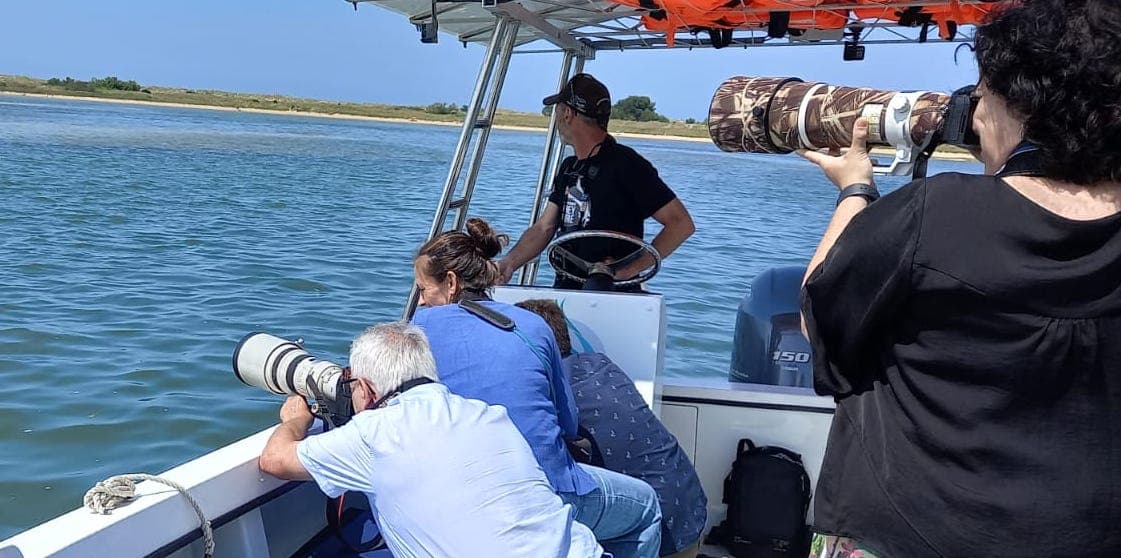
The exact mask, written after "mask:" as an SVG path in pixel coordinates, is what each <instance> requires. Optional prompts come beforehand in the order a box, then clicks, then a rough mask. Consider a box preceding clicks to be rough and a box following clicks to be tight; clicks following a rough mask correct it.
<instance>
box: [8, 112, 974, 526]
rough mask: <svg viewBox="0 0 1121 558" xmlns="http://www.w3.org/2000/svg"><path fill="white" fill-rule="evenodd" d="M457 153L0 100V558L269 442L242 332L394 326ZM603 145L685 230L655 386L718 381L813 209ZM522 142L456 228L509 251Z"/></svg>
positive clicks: (421, 131)
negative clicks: (31, 538) (121, 476)
mask: <svg viewBox="0 0 1121 558" xmlns="http://www.w3.org/2000/svg"><path fill="white" fill-rule="evenodd" d="M458 134H459V130H458V128H449V127H439V126H428V125H416V124H386V123H374V122H359V121H346V120H332V119H320V118H308V117H300V116H284V115H259V114H247V113H232V112H217V111H208V110H195V109H174V108H154V107H140V106H127V105H113V104H104V103H90V102H84V101H57V100H43V99H29V98H24V97H17V96H6V95H0V209H2V211H0V256H2V258H0V379H2V381H0V409H2V411H0V538H4V537H7V536H9V535H11V534H13V533H15V532H16V531H18V530H21V529H24V528H27V527H29V526H32V525H35V524H37V523H39V522H41V521H43V520H45V519H48V518H50V517H52V516H54V515H57V514H59V513H62V512H64V511H67V510H69V509H72V508H75V507H77V506H79V505H80V504H81V495H82V494H83V493H84V491H85V490H86V489H88V488H89V487H90V486H92V485H93V484H94V483H95V482H96V481H98V480H101V479H102V478H104V477H107V476H110V475H113V474H118V473H125V472H141V471H144V472H152V473H156V472H159V471H162V470H165V469H167V468H169V467H171V466H174V465H176V464H178V463H181V462H183V461H186V460H188V459H191V458H194V457H196V456H199V455H201V454H203V453H206V452H208V451H210V450H212V449H214V448H217V447H219V446H221V445H224V444H227V443H229V442H231V441H234V440H236V439H238V438H241V437H243V436H245V435H248V434H250V433H252V432H256V431H258V430H260V429H262V428H264V427H266V426H268V425H270V424H272V423H273V422H274V421H275V419H276V415H275V412H276V408H277V406H278V403H279V400H278V399H277V398H275V397H272V396H269V395H268V394H265V393H264V392H261V391H258V390H256V389H254V388H250V387H247V386H244V385H242V384H241V383H239V382H238V381H237V380H236V379H235V378H234V377H233V375H232V374H231V372H230V355H231V352H232V350H233V348H234V345H235V344H236V342H237V341H238V340H239V339H240V338H241V337H242V336H243V335H244V334H245V333H247V332H249V331H254V330H263V331H269V332H273V333H276V334H279V335H285V336H293V337H296V336H299V337H303V338H305V339H306V340H307V345H308V347H309V348H310V349H312V350H313V351H314V352H316V353H318V354H320V355H322V356H323V357H326V358H330V359H332V360H336V361H338V362H342V361H345V354H346V351H347V347H348V343H349V340H350V339H351V338H352V337H353V336H354V335H356V334H357V333H358V332H359V331H361V329H362V328H363V327H364V326H366V325H368V324H371V323H374V322H379V321H385V320H391V319H396V318H398V317H399V315H400V312H401V308H402V304H403V301H404V299H405V297H406V295H407V294H408V291H409V286H410V284H411V280H412V278H411V273H412V267H411V263H410V258H411V255H412V252H413V251H414V250H415V249H416V247H417V246H418V245H419V244H420V242H421V241H422V240H423V239H424V236H425V235H426V234H427V231H428V227H429V224H430V219H431V213H432V211H433V209H434V207H435V205H436V203H437V200H438V197H439V195H440V188H441V186H442V183H443V179H444V176H445V173H446V168H447V162H448V161H449V159H450V157H451V154H452V150H453V149H454V148H455V143H456V139H457V137H458ZM624 141H625V142H626V143H627V144H629V145H631V146H633V147H635V148H636V149H638V150H639V151H640V152H641V153H643V154H644V155H646V156H647V158H649V159H650V160H651V161H652V162H653V163H654V164H655V165H656V166H657V167H658V168H659V170H660V171H661V174H662V176H663V177H664V178H665V180H666V182H667V183H669V184H670V185H671V186H672V187H673V188H674V189H675V190H676V191H677V193H678V195H679V196H680V197H681V198H682V199H683V200H684V201H685V203H686V205H687V206H688V207H689V209H690V210H691V211H692V213H693V215H694V218H695V220H696V223H697V229H698V232H697V234H696V235H695V236H694V237H693V238H692V239H690V240H689V241H688V242H687V243H686V244H685V245H684V246H683V247H682V248H681V249H680V250H679V251H678V252H677V253H675V254H674V255H673V256H672V257H671V258H670V259H669V260H668V261H667V264H666V267H665V268H664V270H663V271H662V273H661V274H660V275H659V277H657V278H656V279H655V280H654V281H652V283H651V288H652V289H653V290H656V291H658V292H662V293H664V294H665V295H666V297H667V300H668V304H669V312H670V320H671V321H670V339H669V349H668V358H667V361H666V366H667V368H668V370H669V373H670V374H672V375H675V376H690V375H701V376H721V375H723V374H725V371H726V368H727V366H728V361H729V355H730V351H731V346H730V339H731V336H732V328H733V325H734V322H735V309H736V305H737V304H738V302H739V300H740V298H741V297H742V296H743V295H744V294H745V293H746V292H747V284H748V282H749V280H750V279H751V277H753V276H754V275H755V274H756V273H758V272H759V271H760V270H762V269H765V268H767V267H771V266H776V265H789V264H799V263H803V264H804V262H805V261H806V260H807V259H808V257H809V255H810V253H811V252H812V250H813V247H814V245H815V243H816V241H817V239H818V237H819V235H820V233H821V231H822V229H823V228H824V226H825V222H826V219H827V218H828V215H829V211H830V209H831V206H832V203H833V200H834V198H835V195H836V191H835V190H834V189H833V188H832V187H831V186H829V185H828V184H827V183H826V182H825V180H824V179H823V178H822V177H821V175H820V174H819V173H818V172H817V171H816V170H815V169H814V168H812V167H810V166H809V165H808V164H807V163H804V162H802V161H801V160H800V159H798V158H796V157H794V156H754V155H738V154H726V153H721V152H720V151H718V150H717V149H716V148H715V147H713V146H712V145H710V144H707V143H690V142H677V141H639V140H624ZM543 142H544V135H543V134H540V133H523V132H504V131H496V132H495V133H493V134H492V135H491V139H490V144H489V150H488V157H487V160H486V165H485V166H484V169H483V170H482V172H481V175H480V178H479V184H478V187H477V190H476V193H475V198H474V200H475V201H474V204H473V206H472V214H473V215H478V216H483V217H485V218H487V219H489V220H490V221H491V222H492V223H493V224H494V225H495V226H496V227H497V228H498V229H499V230H503V231H507V232H510V233H513V234H514V235H515V236H516V235H517V234H519V233H520V232H521V230H522V229H523V228H524V227H525V225H526V224H527V223H526V220H527V219H528V207H529V206H530V204H531V203H532V196H533V185H534V181H535V179H536V174H537V171H538V168H539V150H540V149H541V146H542V144H543ZM932 167H934V168H933V169H932V170H933V171H938V170H946V169H956V170H961V169H970V168H973V169H975V167H970V166H966V165H949V164H937V163H936V164H934V165H932ZM895 183H896V184H898V181H895ZM541 280H543V281H546V280H547V281H551V275H550V274H549V273H548V272H547V271H546V272H545V273H544V274H543V277H542V279H541Z"/></svg>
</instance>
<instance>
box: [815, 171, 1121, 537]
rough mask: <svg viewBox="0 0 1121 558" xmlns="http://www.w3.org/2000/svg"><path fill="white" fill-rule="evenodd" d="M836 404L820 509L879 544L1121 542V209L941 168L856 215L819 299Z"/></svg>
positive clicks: (818, 326)
mask: <svg viewBox="0 0 1121 558" xmlns="http://www.w3.org/2000/svg"><path fill="white" fill-rule="evenodd" d="M802 311H803V314H804V315H805V319H806V329H807V330H808V332H809V339H810V343H811V344H812V346H813V351H814V355H813V358H814V387H815V388H816V390H817V391H818V393H821V394H828V395H832V396H833V397H834V398H836V401H837V410H836V414H835V415H834V418H833V426H832V429H831V430H830V433H829V442H828V445H827V447H826V450H825V459H824V461H823V463H822V465H821V475H820V477H819V479H818V483H817V489H816V492H815V494H814V496H815V508H814V516H815V518H814V521H815V528H816V529H818V530H819V531H822V532H825V533H830V534H836V535H844V536H849V537H852V538H855V539H856V540H857V541H859V542H860V543H861V544H862V545H864V546H867V547H868V548H869V550H871V551H873V552H875V553H876V554H877V555H880V556H888V557H900V556H907V557H917V558H925V557H931V558H936V557H954V556H1049V557H1056V556H1079V557H1090V556H1093V557H1106V556H1118V555H1119V552H1121V528H1119V527H1118V525H1119V524H1118V520H1119V519H1121V481H1118V479H1121V215H1113V216H1109V217H1105V218H1102V219H1097V220H1092V221H1073V220H1069V219H1065V218H1063V217H1061V216H1059V215H1056V214H1054V213H1051V212H1049V211H1047V210H1046V209H1044V208H1042V207H1040V206H1039V205H1036V204H1035V203H1034V202H1032V201H1030V200H1029V199H1028V198H1026V197H1024V196H1023V195H1021V194H1020V193H1019V192H1017V191H1016V190H1014V189H1013V188H1012V187H1011V186H1009V185H1008V184H1007V183H1005V182H1003V181H1002V180H1001V179H999V178H996V177H992V176H973V175H964V174H952V173H950V174H942V175H938V176H935V177H932V178H930V179H925V180H919V181H916V182H913V183H911V184H910V185H908V186H905V187H903V188H901V189H899V190H897V191H895V192H892V193H891V194H889V195H886V196H884V197H883V198H882V199H880V200H879V201H877V202H875V203H873V204H872V205H870V206H868V208H867V209H865V210H864V211H863V212H861V213H860V214H859V215H857V216H856V217H855V218H853V220H852V222H851V223H850V224H849V226H848V227H847V228H846V229H845V231H844V232H843V233H842V234H841V236H840V238H838V239H837V243H836V244H835V245H834V246H833V248H832V250H830V251H829V254H828V255H827V256H826V258H825V260H824V261H823V262H822V264H821V266H820V267H818V268H817V269H815V270H814V271H813V273H812V274H811V275H810V279H809V281H808V282H807V283H806V287H805V290H804V291H803V302H802Z"/></svg>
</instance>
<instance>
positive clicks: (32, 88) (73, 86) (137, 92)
mask: <svg viewBox="0 0 1121 558" xmlns="http://www.w3.org/2000/svg"><path fill="white" fill-rule="evenodd" d="M110 84H126V85H123V86H120V87H115V86H113V85H110ZM131 85H136V86H137V87H136V89H131ZM0 91H9V92H13V93H34V94H39V95H64V96H72V97H96V98H103V99H128V100H133V101H148V102H154V103H180V104H185V105H204V106H215V107H227V108H238V109H258V110H268V111H277V112H285V113H292V112H296V113H316V114H337V115H346V116H368V117H373V118H396V119H402V120H416V121H427V122H463V116H464V111H463V110H462V109H463V107H462V106H456V105H455V104H453V103H433V104H431V105H428V106H427V107H423V106H398V105H381V104H373V103H348V102H332V101H319V100H315V99H300V98H297V97H285V96H283V95H269V94H256V93H229V92H226V91H210V90H195V89H181V88H174V87H155V86H140V85H139V84H136V82H134V81H131V80H130V81H124V80H120V79H117V78H100V79H91V80H90V81H79V80H74V79H71V78H66V79H58V78H52V79H51V80H41V79H34V78H28V77H22V76H4V75H0ZM494 121H495V122H494V123H495V124H496V125H499V126H521V127H526V128H545V127H546V126H547V125H548V124H549V119H548V118H547V117H545V116H544V115H542V114H540V113H530V112H517V111H512V110H505V109H499V110H498V114H497V115H496V116H495V119H494ZM611 131H612V132H623V133H632V134H652V135H661V136H681V137H694V138H707V137H708V127H707V126H705V125H704V124H686V123H684V122H628V121H624V120H614V121H612V122H611Z"/></svg>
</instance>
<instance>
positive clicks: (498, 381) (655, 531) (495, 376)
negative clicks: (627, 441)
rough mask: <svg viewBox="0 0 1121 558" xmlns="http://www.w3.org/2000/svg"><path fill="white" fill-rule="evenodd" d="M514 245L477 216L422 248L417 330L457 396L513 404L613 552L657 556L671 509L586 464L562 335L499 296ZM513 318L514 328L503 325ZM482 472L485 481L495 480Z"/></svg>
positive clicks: (568, 494) (646, 490)
mask: <svg viewBox="0 0 1121 558" xmlns="http://www.w3.org/2000/svg"><path fill="white" fill-rule="evenodd" d="M506 240H507V237H506V236H505V235H500V234H498V233H496V232H495V231H494V229H493V228H491V226H490V225H489V224H488V223H487V222H486V221H484V220H482V219H475V218H472V219H469V220H468V221H467V232H462V231H447V232H444V233H441V234H440V235H438V236H436V237H435V238H433V239H432V240H429V241H428V242H426V243H425V244H424V245H423V246H421V247H420V250H418V251H417V254H416V258H415V259H414V261H413V269H414V272H415V274H416V284H417V289H418V290H419V292H420V303H421V304H422V305H424V306H425V308H423V309H421V310H419V311H418V312H417V314H416V316H415V317H414V318H413V323H415V324H416V325H419V326H420V327H422V328H423V329H424V331H425V333H426V334H427V335H428V340H429V343H430V344H431V346H432V353H433V355H434V356H435V357H436V370H437V374H439V376H440V380H441V381H442V382H443V383H444V384H446V385H447V386H448V389H449V390H450V391H451V392H452V393H455V394H457V395H460V396H463V397H467V398H470V399H479V400H481V401H484V402H486V403H488V404H491V405H502V406H503V407H506V410H507V412H508V413H509V415H510V419H511V420H512V421H513V423H514V425H515V426H517V427H518V430H519V431H521V433H522V436H524V437H525V439H526V442H528V443H529V447H530V449H531V450H533V454H534V456H535V457H537V462H538V463H539V464H540V465H541V468H542V469H544V470H545V476H546V477H547V478H548V479H549V483H550V484H551V485H552V487H553V490H555V491H556V492H557V494H558V495H560V497H561V499H562V500H564V502H565V503H567V504H570V505H572V507H573V509H574V517H575V519H576V521H579V522H581V523H583V524H584V525H587V526H588V527H589V528H591V530H592V531H593V532H594V533H595V535H596V539H598V540H599V541H600V544H602V545H603V547H604V549H605V550H607V551H608V552H610V553H612V554H613V555H614V556H615V557H616V558H623V557H628V556H636V557H654V556H657V555H658V548H659V546H660V543H661V512H660V510H659V507H658V499H657V495H656V494H655V493H654V489H653V488H651V487H650V485H648V484H646V483H645V482H642V481H640V480H637V479H633V478H631V477H628V476H626V475H622V474H619V473H614V472H611V471H606V470H604V469H599V468H596V467H591V466H586V465H583V464H577V463H576V462H575V461H574V460H573V459H572V456H571V454H569V452H568V449H567V447H566V445H565V440H566V439H575V438H576V437H577V423H576V419H577V414H576V404H575V402H574V398H573V395H572V387H571V385H569V383H568V377H567V376H566V375H565V374H564V367H563V366H562V364H561V357H560V350H559V349H558V347H557V341H556V338H555V337H553V330H552V329H551V328H550V327H549V326H548V324H546V323H545V321H544V320H542V319H541V318H540V317H538V316H537V315H536V314H534V313H532V312H529V311H527V310H523V309H521V308H518V307H516V306H513V305H511V304H506V303H502V302H497V301H494V300H491V298H490V295H489V291H490V288H491V287H493V286H494V285H495V284H496V283H497V282H498V281H499V271H498V267H497V266H496V265H495V262H494V261H493V258H494V257H495V256H497V255H498V253H499V252H501V251H502V246H503V245H504V244H505V243H506ZM507 318H508V319H509V320H510V321H512V322H513V324H514V327H513V329H512V330H511V329H510V328H509V327H503V326H502V324H501V322H503V321H504V319H507ZM480 467H482V468H481V469H480V471H479V474H480V475H486V474H488V472H487V471H486V470H485V464H480ZM465 511H469V510H465ZM524 513H525V514H526V516H527V517H532V516H533V515H534V514H536V513H539V510H534V509H526V510H524ZM546 535H547V534H544V533H543V534H542V536H546Z"/></svg>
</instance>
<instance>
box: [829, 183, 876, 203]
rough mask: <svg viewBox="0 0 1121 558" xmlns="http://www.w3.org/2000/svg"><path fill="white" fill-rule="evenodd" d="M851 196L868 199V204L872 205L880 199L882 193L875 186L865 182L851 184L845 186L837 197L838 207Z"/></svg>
mask: <svg viewBox="0 0 1121 558" xmlns="http://www.w3.org/2000/svg"><path fill="white" fill-rule="evenodd" d="M850 196H861V197H864V198H868V203H872V202H874V201H876V200H878V199H880V191H879V190H877V189H876V187H875V186H873V185H871V184H865V183H863V182H858V183H856V184H849V185H848V186H845V187H844V188H842V189H841V193H840V195H838V196H837V205H841V202H842V201H844V199H845V198H847V197H850Z"/></svg>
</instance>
